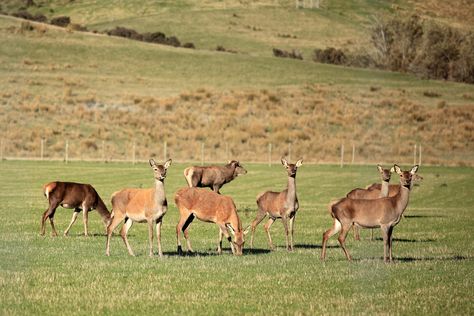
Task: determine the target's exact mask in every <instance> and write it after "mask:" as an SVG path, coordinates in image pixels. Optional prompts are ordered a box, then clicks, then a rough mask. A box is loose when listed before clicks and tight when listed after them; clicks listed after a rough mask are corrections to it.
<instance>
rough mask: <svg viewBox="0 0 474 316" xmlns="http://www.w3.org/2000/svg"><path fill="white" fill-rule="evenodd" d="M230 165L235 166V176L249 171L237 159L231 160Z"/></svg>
mask: <svg viewBox="0 0 474 316" xmlns="http://www.w3.org/2000/svg"><path fill="white" fill-rule="evenodd" d="M228 165H229V166H231V167H233V168H234V176H235V177H237V176H240V175H242V174H246V173H247V170H245V168H244V167H243V166H242V165H241V164H240V162H238V161H237V160H231V161H229V164H228Z"/></svg>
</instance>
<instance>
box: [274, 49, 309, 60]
mask: <svg viewBox="0 0 474 316" xmlns="http://www.w3.org/2000/svg"><path fill="white" fill-rule="evenodd" d="M273 56H275V57H280V58H293V59H300V60H303V55H302V54H301V52H300V51H298V50H294V49H292V50H291V52H288V51H285V50H283V49H279V48H273Z"/></svg>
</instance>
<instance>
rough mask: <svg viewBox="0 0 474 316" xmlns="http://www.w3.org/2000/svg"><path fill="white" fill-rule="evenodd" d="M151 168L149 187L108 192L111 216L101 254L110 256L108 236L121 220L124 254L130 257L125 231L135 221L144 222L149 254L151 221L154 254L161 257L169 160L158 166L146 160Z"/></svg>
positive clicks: (152, 161) (151, 250) (151, 241)
mask: <svg viewBox="0 0 474 316" xmlns="http://www.w3.org/2000/svg"><path fill="white" fill-rule="evenodd" d="M149 163H150V166H151V168H152V169H153V173H154V178H155V187H154V188H150V189H122V190H120V191H118V192H115V193H114V194H112V218H111V220H110V224H109V226H108V227H107V244H106V249H105V254H106V255H107V256H110V238H111V236H112V233H113V231H114V229H115V228H116V227H117V226H118V224H120V222H122V221H123V220H125V222H124V224H123V226H122V229H121V230H120V235H121V236H122V239H123V242H124V243H125V246H126V247H127V250H128V253H129V254H130V255H131V256H134V254H133V251H132V248H131V247H130V244H129V243H128V239H127V232H128V230H129V229H130V227H131V226H132V223H133V222H134V221H135V222H146V223H147V224H148V240H149V255H150V257H152V256H153V224H155V225H156V238H157V242H158V254H159V256H160V257H163V251H162V249H161V224H162V222H163V216H164V215H165V214H166V211H167V210H168V202H167V201H166V195H165V183H164V182H165V178H166V171H167V170H168V168H169V166H170V165H171V159H169V160H168V161H166V162H165V163H164V164H163V165H158V164H157V163H156V162H155V161H154V160H153V159H150V161H149Z"/></svg>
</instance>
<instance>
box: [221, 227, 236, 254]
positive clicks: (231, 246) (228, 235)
mask: <svg viewBox="0 0 474 316" xmlns="http://www.w3.org/2000/svg"><path fill="white" fill-rule="evenodd" d="M218 225H219V229H220V230H221V232H222V233H223V234H224V236H225V238H227V240H228V241H229V244H230V249H231V250H232V254H234V255H235V248H234V244H233V243H232V237H231V236H230V234H229V231H228V230H227V227H226V226H225V224H218Z"/></svg>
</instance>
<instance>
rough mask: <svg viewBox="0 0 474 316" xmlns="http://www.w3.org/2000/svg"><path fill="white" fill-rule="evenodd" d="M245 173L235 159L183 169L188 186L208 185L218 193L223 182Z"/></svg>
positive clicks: (201, 186)
mask: <svg viewBox="0 0 474 316" xmlns="http://www.w3.org/2000/svg"><path fill="white" fill-rule="evenodd" d="M246 173H247V170H245V168H244V167H243V166H242V165H241V164H240V162H238V161H236V160H232V161H229V163H228V164H227V165H225V166H206V167H199V166H194V167H188V168H186V169H184V177H185V178H186V182H187V183H188V185H189V187H190V188H192V187H200V188H203V187H209V188H211V189H212V190H213V191H214V192H216V193H219V194H220V192H219V190H220V189H221V188H222V186H223V185H224V184H226V183H228V182H230V181H232V180H234V179H235V178H237V177H238V176H239V175H243V174H246Z"/></svg>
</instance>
